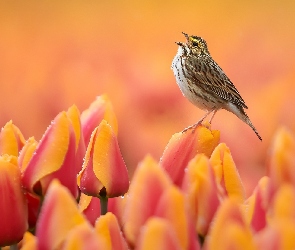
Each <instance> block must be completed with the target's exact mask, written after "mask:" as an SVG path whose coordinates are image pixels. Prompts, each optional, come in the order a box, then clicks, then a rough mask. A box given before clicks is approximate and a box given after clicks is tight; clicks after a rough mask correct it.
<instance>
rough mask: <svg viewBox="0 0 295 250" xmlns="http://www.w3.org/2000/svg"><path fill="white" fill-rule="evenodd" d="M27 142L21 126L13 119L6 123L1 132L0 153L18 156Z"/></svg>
mask: <svg viewBox="0 0 295 250" xmlns="http://www.w3.org/2000/svg"><path fill="white" fill-rule="evenodd" d="M24 144H25V139H24V136H23V135H22V133H21V132H20V130H19V128H18V127H17V126H15V125H14V124H13V123H12V121H10V122H8V123H6V124H5V126H4V127H3V128H2V130H1V132H0V155H4V154H8V155H14V156H18V153H19V151H20V150H21V148H22V147H23V145H24Z"/></svg>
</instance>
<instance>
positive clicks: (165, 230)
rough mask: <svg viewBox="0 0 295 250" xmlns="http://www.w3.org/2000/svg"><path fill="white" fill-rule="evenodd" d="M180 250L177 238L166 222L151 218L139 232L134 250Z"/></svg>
mask: <svg viewBox="0 0 295 250" xmlns="http://www.w3.org/2000/svg"><path fill="white" fill-rule="evenodd" d="M150 249H153V250H162V249H169V250H181V249H184V248H182V247H181V245H180V243H179V241H178V238H177V237H176V233H175V231H174V229H173V228H172V227H171V225H170V223H169V221H168V220H165V219H162V218H157V217H152V218H151V219H149V220H148V221H147V223H146V225H145V226H144V228H143V229H142V231H141V234H140V236H139V240H138V244H137V246H136V250H150Z"/></svg>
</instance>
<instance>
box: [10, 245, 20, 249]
mask: <svg viewBox="0 0 295 250" xmlns="http://www.w3.org/2000/svg"><path fill="white" fill-rule="evenodd" d="M9 249H10V250H17V249H18V247H17V244H14V245H10V246H9Z"/></svg>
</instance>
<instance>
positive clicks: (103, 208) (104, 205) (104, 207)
mask: <svg viewBox="0 0 295 250" xmlns="http://www.w3.org/2000/svg"><path fill="white" fill-rule="evenodd" d="M99 199H100V215H105V214H106V213H107V212H108V197H106V196H101V197H99Z"/></svg>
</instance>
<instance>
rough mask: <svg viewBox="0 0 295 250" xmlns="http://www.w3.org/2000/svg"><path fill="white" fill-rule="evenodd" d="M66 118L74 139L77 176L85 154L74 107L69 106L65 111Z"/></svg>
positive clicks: (78, 117) (78, 114) (78, 115)
mask: <svg viewBox="0 0 295 250" xmlns="http://www.w3.org/2000/svg"><path fill="white" fill-rule="evenodd" d="M67 116H68V118H69V120H70V121H71V123H72V126H73V131H74V133H75V138H76V157H75V165H76V173H77V174H78V173H79V172H80V171H81V168H82V165H83V158H84V155H85V152H86V147H85V142H84V138H83V133H82V127H81V121H80V112H79V110H78V108H77V107H76V105H73V106H71V107H70V108H69V109H68V111H67Z"/></svg>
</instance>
